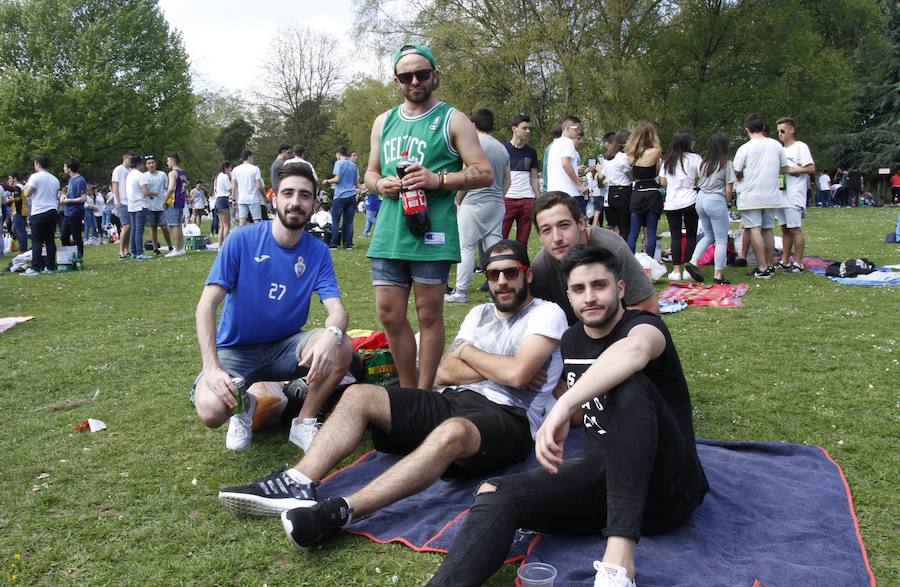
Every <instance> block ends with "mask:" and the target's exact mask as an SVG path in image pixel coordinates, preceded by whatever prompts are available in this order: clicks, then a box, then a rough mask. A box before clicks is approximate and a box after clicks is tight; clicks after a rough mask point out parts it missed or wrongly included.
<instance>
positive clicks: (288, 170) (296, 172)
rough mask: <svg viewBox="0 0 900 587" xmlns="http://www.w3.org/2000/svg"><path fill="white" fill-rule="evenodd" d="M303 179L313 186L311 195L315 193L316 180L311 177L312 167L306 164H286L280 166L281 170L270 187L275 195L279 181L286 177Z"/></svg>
mask: <svg viewBox="0 0 900 587" xmlns="http://www.w3.org/2000/svg"><path fill="white" fill-rule="evenodd" d="M295 176H296V177H303V178H306V179H308V180H309V183H311V184H312V186H313V194H315V191H316V178H315V176H313V170H312V167H310V166H309V165H307V164H306V163H288V164H286V165H282V166H281V169H279V170H278V177H277V178H276V179H275V185H274V186H272V187H273V189H274V191H275V193H276V194H278V186H279V185H280V184H281V180H282V179H284V178H286V177H295Z"/></svg>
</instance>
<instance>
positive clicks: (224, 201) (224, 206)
mask: <svg viewBox="0 0 900 587" xmlns="http://www.w3.org/2000/svg"><path fill="white" fill-rule="evenodd" d="M230 209H231V203H230V202H229V201H228V198H216V212H224V211H225V210H230Z"/></svg>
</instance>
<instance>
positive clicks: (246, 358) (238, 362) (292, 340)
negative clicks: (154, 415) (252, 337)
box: [188, 328, 321, 403]
mask: <svg viewBox="0 0 900 587" xmlns="http://www.w3.org/2000/svg"><path fill="white" fill-rule="evenodd" d="M320 330H321V328H314V329H312V330H301V331H300V332H298V333H297V334H294V335H293V336H289V337H287V338H283V339H281V340H276V341H274V342H263V343H259V344H245V345H240V346H230V347H222V348H220V349H218V351H217V352H218V354H219V363H220V364H221V365H222V369H223V370H224V371H226V372H228V373H230V374H231V375H232V376H240V377H243V378H244V382H245V383H246V385H247V387H248V388H249V387H250V386H251V385H253V384H254V383H256V382H257V381H290V380H292V379H296V378H298V377H302V376H303V375H305V374H306V372H307V371H308V368H307V367H300V366H299V365H298V364H297V363H298V362H299V360H300V353H301V352H302V351H303V346H304V345H305V344H306V341H308V340H309V338H310V337H311V336H312V335H313V334H315V333H317V332H319V331H320ZM201 377H203V371H201V372H200V373H199V374H198V375H197V378H196V379H194V384H193V385H192V386H191V392H190V395H189V396H188V397H189V398H190V400H191V403H194V392H195V390H196V389H197V382H198V381H200V378H201Z"/></svg>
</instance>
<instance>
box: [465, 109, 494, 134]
mask: <svg viewBox="0 0 900 587" xmlns="http://www.w3.org/2000/svg"><path fill="white" fill-rule="evenodd" d="M469 120H471V121H472V124H474V125H475V128H477V129H478V130H480V131H481V132H491V131H492V130H494V113H493V112H491V110H490V109H489V108H476V109H475V110H473V111H472V114H470V115H469Z"/></svg>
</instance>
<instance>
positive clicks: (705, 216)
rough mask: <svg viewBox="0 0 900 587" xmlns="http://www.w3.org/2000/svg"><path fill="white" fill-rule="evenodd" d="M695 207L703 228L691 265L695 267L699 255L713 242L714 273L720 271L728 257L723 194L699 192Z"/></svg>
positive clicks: (726, 223) (726, 220)
mask: <svg viewBox="0 0 900 587" xmlns="http://www.w3.org/2000/svg"><path fill="white" fill-rule="evenodd" d="M696 206H697V216H699V217H700V226H702V227H703V238H702V239H700V242H699V243H697V247H696V248H695V249H694V258H693V259H691V263H694V264H695V265H696V261H697V259H699V258H700V255H702V254H703V252H704V251H705V250H706V249H707V248H708V247H709V245H711V244H712V243H713V242H715V243H716V256H715V268H716V271H722V270H723V269H725V261H726V258H727V255H728V204H727V203H726V202H725V194H714V193H710V192H700V193H698V194H697V204H696Z"/></svg>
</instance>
